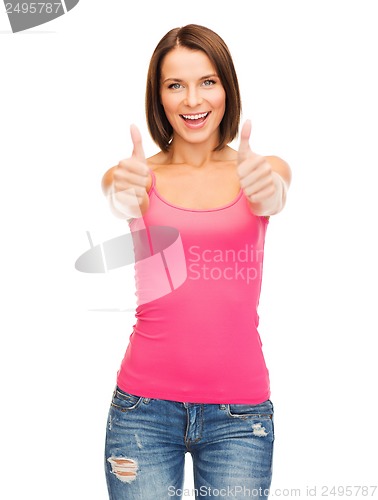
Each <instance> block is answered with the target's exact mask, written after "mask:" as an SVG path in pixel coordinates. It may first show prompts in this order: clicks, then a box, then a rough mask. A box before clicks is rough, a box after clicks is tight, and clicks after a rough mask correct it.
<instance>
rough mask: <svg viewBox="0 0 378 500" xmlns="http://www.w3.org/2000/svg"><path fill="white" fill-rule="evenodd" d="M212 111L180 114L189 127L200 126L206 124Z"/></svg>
mask: <svg viewBox="0 0 378 500" xmlns="http://www.w3.org/2000/svg"><path fill="white" fill-rule="evenodd" d="M210 113H211V111H207V112H204V113H192V114H182V115H180V116H181V118H182V119H183V120H184V122H185V125H186V126H187V127H188V128H200V127H202V126H203V125H204V124H205V122H206V120H207V118H208V117H209V115H210Z"/></svg>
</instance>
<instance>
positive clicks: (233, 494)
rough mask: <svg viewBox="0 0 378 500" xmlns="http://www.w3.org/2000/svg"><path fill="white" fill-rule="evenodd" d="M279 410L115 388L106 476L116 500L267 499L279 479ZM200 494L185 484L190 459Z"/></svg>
mask: <svg viewBox="0 0 378 500" xmlns="http://www.w3.org/2000/svg"><path fill="white" fill-rule="evenodd" d="M273 411H274V410H273V404H272V402H271V401H270V399H268V400H267V401H265V402H263V403H261V404H257V405H246V404H227V403H225V404H204V403H184V402H177V401H168V400H164V399H151V398H145V397H143V396H137V395H134V394H129V393H127V392H124V391H122V390H121V389H120V388H119V387H116V388H115V390H114V393H113V397H112V401H111V406H110V410H109V415H108V421H107V429H106V442H105V471H106V480H107V485H108V491H109V498H110V500H126V499H127V500H168V499H170V498H172V499H174V500H178V499H181V498H182V495H184V498H185V496H186V497H188V490H189V491H193V496H194V498H195V499H196V500H203V499H207V498H217V499H222V498H254V499H266V498H268V495H269V491H268V490H269V488H270V484H271V479H272V459H273V444H274V423H273V421H274V415H273ZM187 452H189V453H190V454H191V456H192V461H193V479H194V488H188V487H187V486H186V488H185V490H184V491H183V485H184V465H185V453H187Z"/></svg>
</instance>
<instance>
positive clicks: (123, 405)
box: [111, 386, 143, 411]
mask: <svg viewBox="0 0 378 500" xmlns="http://www.w3.org/2000/svg"><path fill="white" fill-rule="evenodd" d="M142 399H143V396H136V395H135V394H130V393H129V392H125V391H123V390H122V389H120V388H119V387H118V386H116V388H115V389H114V392H113V397H112V402H111V405H112V406H113V408H117V410H121V411H132V410H135V409H136V408H138V406H139V405H140V402H141V401H142Z"/></svg>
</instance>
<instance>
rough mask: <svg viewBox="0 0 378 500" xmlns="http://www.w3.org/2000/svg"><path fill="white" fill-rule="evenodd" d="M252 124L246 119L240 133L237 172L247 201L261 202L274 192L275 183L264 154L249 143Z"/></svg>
mask: <svg viewBox="0 0 378 500" xmlns="http://www.w3.org/2000/svg"><path fill="white" fill-rule="evenodd" d="M251 130H252V124H251V121H250V120H247V121H246V122H245V123H244V125H243V128H242V130H241V134H240V144H239V149H238V166H237V173H238V176H239V179H240V186H241V187H242V188H243V191H244V193H245V195H246V196H247V198H248V199H249V201H250V202H251V203H253V204H261V203H264V202H265V201H267V200H269V199H270V198H271V197H272V196H274V194H275V193H276V189H277V187H276V183H275V180H274V173H273V171H272V167H271V165H270V164H269V163H268V161H267V160H266V158H265V157H264V156H260V155H258V154H256V153H254V152H253V151H252V150H251V148H250V145H249V139H250V136H251Z"/></svg>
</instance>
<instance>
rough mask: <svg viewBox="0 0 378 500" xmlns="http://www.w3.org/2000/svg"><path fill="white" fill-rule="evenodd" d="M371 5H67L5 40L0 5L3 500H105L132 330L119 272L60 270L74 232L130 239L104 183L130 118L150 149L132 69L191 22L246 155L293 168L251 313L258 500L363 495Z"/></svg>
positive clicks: (126, 272)
mask: <svg viewBox="0 0 378 500" xmlns="http://www.w3.org/2000/svg"><path fill="white" fill-rule="evenodd" d="M247 6H248V9H247ZM375 7H376V2H374V1H364V0H362V1H359V2H357V1H354V2H351V1H342V2H341V1H324V0H322V1H319V0H318V1H316V2H315V1H303V0H302V1H299V0H297V1H294V0H291V1H290V0H289V1H288V0H286V1H265V2H261V1H255V0H253V1H249V2H247V1H245V2H243V1H240V0H239V1H234V2H228V1H227V2H221V1H217V2H210V1H207V2H204V1H197V0H191V1H190V2H172V1H166V0H164V1H159V2H150V3H148V2H136V1H132V2H126V1H124V0H107V1H102V2H100V1H99V0H81V1H80V3H79V4H78V5H77V6H76V7H75V8H74V9H73V10H72V11H70V12H69V13H68V14H67V15H65V16H62V17H61V18H59V19H56V20H54V21H52V22H50V23H47V24H45V25H42V26H39V27H36V28H34V29H32V30H29V31H27V32H21V33H18V34H12V33H11V31H10V25H9V22H8V19H7V17H6V15H5V13H4V10H3V9H2V10H1V14H0V31H1V33H0V54H1V79H0V95H1V111H0V126H1V131H0V132H1V135H0V141H1V142H0V165H1V182H0V203H1V228H2V231H1V235H2V238H1V239H2V245H1V261H2V271H1V279H0V283H1V290H2V295H1V351H0V352H1V363H0V366H1V373H0V380H1V402H2V405H1V407H2V410H1V426H0V429H1V436H0V438H1V449H2V454H1V455H2V457H1V460H2V461H3V463H2V464H1V475H2V480H1V483H0V490H1V491H0V496H1V498H4V499H7V500H11V499H21V498H22V499H29V498H38V499H39V500H44V499H49V500H51V499H53V500H61V499H62V500H63V499H64V500H67V499H72V500H78V499H80V500H81V499H87V498H88V499H89V498H90V499H91V500H97V499H98V500H104V499H106V498H107V492H106V486H105V477H104V473H103V445H104V437H105V427H106V416H107V411H108V407H109V403H110V397H111V392H112V390H113V387H114V383H115V376H116V371H117V370H118V368H119V364H120V362H121V359H122V357H123V355H124V351H125V349H126V346H127V342H128V337H129V335H130V333H131V331H132V325H133V324H134V316H133V312H131V311H130V309H131V310H132V309H133V307H134V282H133V269H132V266H129V268H123V269H119V270H117V271H112V272H111V273H108V274H103V275H96V274H83V273H79V272H78V271H76V270H75V268H74V263H75V261H76V259H77V257H78V256H79V255H80V254H81V253H83V252H84V251H86V250H87V249H88V248H89V241H88V239H87V234H86V231H90V234H91V237H92V240H93V243H94V244H98V243H100V242H102V241H104V240H107V239H109V238H112V237H115V236H118V235H121V234H124V233H125V232H127V231H128V228H127V225H126V223H125V222H124V221H121V220H119V219H116V218H115V217H114V216H113V215H112V214H111V212H110V211H109V209H108V206H107V204H106V200H105V198H104V196H103V194H102V192H101V188H100V182H101V177H102V175H103V173H104V172H105V170H106V169H107V168H109V167H111V166H113V165H115V164H117V163H118V161H119V160H120V159H122V158H124V157H127V156H129V155H130V153H131V144H130V137H129V126H130V124H131V123H137V124H138V125H139V127H140V128H141V130H142V133H143V137H144V146H145V151H146V154H147V155H148V156H150V155H152V154H154V153H155V152H156V151H157V148H156V146H155V145H154V144H153V143H152V141H151V140H150V138H149V136H148V133H147V128H146V124H145V118H144V89H145V77H146V71H147V66H148V62H149V58H150V56H151V54H152V51H153V49H154V48H155V46H156V44H157V42H158V41H159V40H160V38H161V37H162V36H163V35H164V34H165V33H166V32H167V31H168V30H169V29H171V28H173V27H177V26H182V25H184V24H188V23H198V24H203V25H206V26H208V27H210V28H212V29H213V30H215V31H217V32H218V33H219V34H220V35H221V36H222V37H223V38H224V40H225V41H226V43H227V44H228V46H229V48H230V50H231V52H232V54H233V57H234V62H235V66H236V69H237V72H238V76H239V80H240V86H241V91H242V97H243V106H244V114H243V119H245V118H251V120H252V124H253V132H252V138H251V146H252V148H253V149H254V150H255V151H256V152H258V153H260V154H265V155H269V154H274V155H278V156H281V157H282V158H284V159H285V160H286V161H287V162H288V163H289V164H290V165H291V168H292V171H293V182H292V186H291V189H290V191H289V197H288V203H287V206H286V208H285V210H284V211H283V212H282V213H280V214H278V215H276V216H273V217H272V218H271V221H270V224H269V228H268V234H267V239H266V253H265V265H264V283H263V289H262V296H261V302H260V310H259V312H260V334H261V337H262V341H263V348H264V353H265V357H266V361H267V364H268V367H269V370H270V376H271V388H272V394H271V399H272V401H273V403H274V406H275V432H276V442H275V457H274V474H273V476H274V477H273V483H272V492H273V493H274V492H275V490H276V489H277V490H278V489H282V488H286V489H287V492H286V493H282V495H281V496H284V494H285V496H288V491H289V490H290V489H295V488H297V489H300V490H301V497H302V498H305V497H306V496H308V495H307V494H306V487H307V486H310V487H312V488H313V487H316V488H317V495H316V496H317V497H319V498H321V493H325V496H331V495H329V492H328V493H327V491H325V490H322V488H323V487H324V486H330V487H331V486H333V485H336V486H341V487H343V486H344V487H346V486H347V485H351V486H364V485H365V486H371V485H377V484H378V474H377V451H376V450H377V440H378V438H377V435H378V433H377V431H376V415H377V396H376V393H377V389H376V385H377V375H378V373H377V360H376V358H377V350H376V346H377V342H376V337H377V333H378V329H377V316H376V315H377V312H376V299H377V264H376V261H377V260H376V259H377V250H378V248H377V238H376V232H377V223H376V216H377V207H376V196H377V195H376V193H377V179H376V175H375V173H376V170H377V167H378V165H377V155H376V146H377V137H378V135H377V128H378V127H377V115H378V102H377V101H378V99H377V88H378V77H377V72H376V59H377V50H376V49H377V46H378V31H377V28H376V16H375ZM235 144H236V146H237V142H236V143H235ZM96 309H97V310H96ZM101 309H102V310H101ZM125 309H129V311H125ZM112 310H113V311H112ZM193 362H195V360H193ZM186 458H187V462H186V465H187V467H186V479H185V487H186V488H188V489H191V488H192V487H193V482H192V469H191V458H190V455H189V454H187V455H186ZM3 490H4V491H3ZM355 491H356V490H353V495H352V498H356V497H358V498H366V496H362V495H359V496H356V494H355ZM371 493H372V490H369V495H371ZM278 494H279V492H278V493H277V495H278ZM272 496H273V495H272ZM292 496H294V494H293V495H292ZM297 497H298V494H297ZM374 497H375V498H378V491H377V492H376V493H375V495H374ZM190 498H193V497H190Z"/></svg>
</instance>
